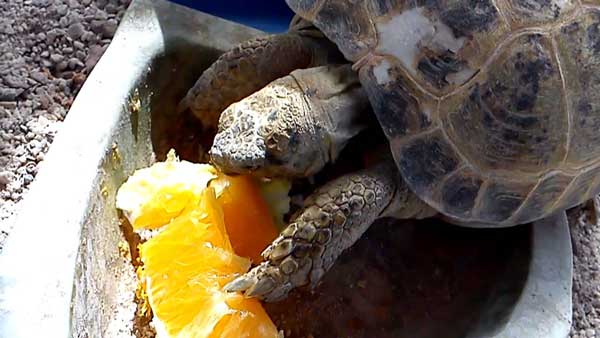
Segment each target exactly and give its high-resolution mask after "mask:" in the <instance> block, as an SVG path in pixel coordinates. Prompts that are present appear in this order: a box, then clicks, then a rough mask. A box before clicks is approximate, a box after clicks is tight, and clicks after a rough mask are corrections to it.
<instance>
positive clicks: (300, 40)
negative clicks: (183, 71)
mask: <svg viewBox="0 0 600 338" xmlns="http://www.w3.org/2000/svg"><path fill="white" fill-rule="evenodd" d="M309 35H310V34H304V33H303V32H299V31H295V30H294V31H290V32H288V33H284V34H278V35H270V36H266V37H259V38H256V39H253V40H249V41H246V42H244V43H242V44H240V45H239V46H237V47H235V48H234V49H232V50H231V51H229V52H226V53H225V54H223V55H221V56H220V57H219V58H218V59H217V60H216V61H215V62H214V63H213V64H212V65H211V66H210V67H209V68H208V69H206V70H205V71H204V73H203V74H202V75H201V76H200V78H199V79H198V80H197V81H196V84H195V85H194V86H193V87H192V88H191V89H190V90H189V91H188V93H187V94H186V96H185V97H184V98H183V100H182V101H181V102H180V103H179V107H178V110H179V111H180V112H181V111H184V110H186V109H188V108H189V109H190V110H191V112H192V113H193V114H194V115H195V116H196V117H197V118H198V119H200V121H201V122H202V125H203V126H204V128H209V129H210V128H212V129H216V127H217V122H218V120H219V115H220V114H221V112H222V111H223V110H224V109H225V108H227V107H228V106H229V105H230V104H232V103H234V102H237V101H239V100H241V99H243V98H244V97H246V96H248V95H250V94H252V93H254V92H256V91H257V90H259V89H260V88H262V87H264V86H266V85H267V84H269V83H270V82H271V81H273V80H275V79H278V78H280V77H282V76H285V75H288V74H289V73H290V72H291V71H293V70H295V69H301V68H308V67H314V66H318V65H323V64H326V63H328V62H330V61H331V59H332V58H333V59H336V58H339V57H340V56H339V52H338V51H337V49H336V47H335V46H334V45H333V44H332V43H331V42H329V41H327V40H325V39H319V38H315V37H311V36H309Z"/></svg>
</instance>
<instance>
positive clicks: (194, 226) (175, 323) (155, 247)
mask: <svg viewBox="0 0 600 338" xmlns="http://www.w3.org/2000/svg"><path fill="white" fill-rule="evenodd" d="M140 257H141V259H142V262H143V270H142V272H141V276H143V277H144V279H145V282H146V285H147V290H146V291H147V294H148V299H149V303H150V306H151V308H152V310H153V311H154V315H155V316H156V317H157V318H158V319H159V320H160V322H161V323H162V324H163V325H164V329H165V331H166V332H167V333H168V335H169V336H170V337H186V338H187V337H215V338H216V337H219V338H229V337H231V338H234V337H235V338H239V337H247V338H255V337H256V338H262V337H265V338H266V337H269V338H274V337H277V329H276V327H275V325H274V324H273V322H272V321H271V319H270V318H269V317H268V315H267V314H266V312H265V311H264V309H263V308H262V305H261V304H260V302H258V301H257V300H256V299H246V298H244V297H243V296H242V295H241V294H239V293H231V294H230V293H227V292H224V291H222V289H221V288H222V286H223V285H225V284H226V283H228V282H230V281H231V280H233V279H234V278H235V277H236V276H239V275H241V274H243V273H245V272H246V271H248V269H249V268H250V261H249V260H248V259H246V258H243V257H240V256H237V255H236V254H235V253H233V251H232V246H231V242H230V241H229V237H228V234H227V232H226V231H225V223H224V219H223V211H222V210H221V206H220V203H219V202H218V201H217V198H216V196H215V192H214V189H212V188H207V189H206V190H205V191H204V192H203V193H202V196H201V200H200V203H199V205H198V207H197V208H196V209H194V210H192V211H190V212H187V213H184V214H182V215H180V216H179V217H177V218H175V219H174V220H173V221H172V222H171V223H169V224H168V225H166V226H165V228H164V229H163V231H162V232H160V233H159V234H158V235H156V236H155V237H153V238H151V239H150V240H148V241H147V242H146V243H144V244H142V245H141V246H140Z"/></svg>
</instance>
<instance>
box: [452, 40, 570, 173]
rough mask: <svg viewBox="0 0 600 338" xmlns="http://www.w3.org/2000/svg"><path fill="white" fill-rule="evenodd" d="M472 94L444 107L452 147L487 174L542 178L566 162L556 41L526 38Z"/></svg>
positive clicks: (564, 116)
mask: <svg viewBox="0 0 600 338" xmlns="http://www.w3.org/2000/svg"><path fill="white" fill-rule="evenodd" d="M496 61H497V62H495V63H494V64H493V65H492V66H491V68H490V69H489V71H488V73H487V74H484V75H482V76H481V77H480V78H479V79H478V81H477V82H476V83H475V84H474V85H473V86H472V87H471V88H469V90H468V91H467V92H465V93H463V94H459V95H456V96H454V97H451V98H449V99H448V101H447V102H442V104H441V106H442V107H444V108H445V110H446V111H448V112H449V113H448V114H447V115H444V114H443V112H440V116H441V117H442V118H443V119H445V123H444V124H445V125H446V126H447V131H448V134H449V137H450V139H451V140H452V142H453V143H454V144H455V145H456V146H457V147H458V148H459V149H461V152H462V153H463V154H464V155H465V157H466V158H467V159H468V161H469V162H470V163H472V164H475V165H476V166H477V167H478V168H479V169H480V170H482V171H485V172H490V173H491V172H494V171H510V172H514V171H521V172H527V173H538V172H541V171H543V170H547V169H551V168H554V167H556V166H558V165H559V163H560V162H562V160H563V158H564V154H565V151H566V149H565V144H566V134H567V128H568V117H567V114H566V111H565V109H564V106H565V104H564V95H563V89H562V87H563V86H562V79H561V76H560V71H559V69H558V65H557V61H556V60H555V58H554V54H553V53H552V49H551V42H550V41H549V39H548V38H547V37H545V36H541V35H537V34H533V35H525V36H522V37H520V38H518V39H516V41H514V43H513V44H512V45H510V46H507V48H505V50H504V54H503V55H500V56H499V58H498V60H496Z"/></svg>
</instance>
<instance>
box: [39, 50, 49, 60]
mask: <svg viewBox="0 0 600 338" xmlns="http://www.w3.org/2000/svg"><path fill="white" fill-rule="evenodd" d="M40 56H41V57H43V58H47V57H49V56H50V52H48V51H47V50H45V51H43V52H42V53H41V54H40Z"/></svg>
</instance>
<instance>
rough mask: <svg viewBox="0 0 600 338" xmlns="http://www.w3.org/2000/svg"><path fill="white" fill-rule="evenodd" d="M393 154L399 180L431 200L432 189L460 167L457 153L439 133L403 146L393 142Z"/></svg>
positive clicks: (435, 132) (430, 134)
mask: <svg viewBox="0 0 600 338" xmlns="http://www.w3.org/2000/svg"><path fill="white" fill-rule="evenodd" d="M391 147H392V153H393V155H394V158H395V159H396V163H397V164H398V167H399V169H400V172H401V173H402V177H404V179H405V180H406V181H407V183H408V184H409V186H410V187H411V188H412V189H413V191H415V192H416V193H417V194H418V195H419V196H422V197H426V199H428V200H432V199H433V194H434V191H435V186H436V185H439V183H440V182H442V181H443V180H444V179H445V178H446V176H448V175H450V174H451V173H452V172H453V171H455V170H457V169H458V168H459V166H460V164H461V160H460V158H459V157H458V154H457V153H456V152H455V151H454V149H452V147H451V146H450V145H449V144H448V142H447V140H446V138H445V137H444V135H443V134H442V133H441V131H439V130H434V131H433V132H430V133H428V134H425V135H421V136H419V137H417V138H415V139H412V140H410V141H409V142H408V143H406V144H405V145H403V146H400V145H397V144H394V143H393V142H392V144H391Z"/></svg>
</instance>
